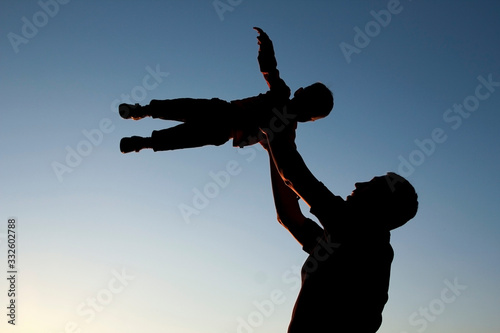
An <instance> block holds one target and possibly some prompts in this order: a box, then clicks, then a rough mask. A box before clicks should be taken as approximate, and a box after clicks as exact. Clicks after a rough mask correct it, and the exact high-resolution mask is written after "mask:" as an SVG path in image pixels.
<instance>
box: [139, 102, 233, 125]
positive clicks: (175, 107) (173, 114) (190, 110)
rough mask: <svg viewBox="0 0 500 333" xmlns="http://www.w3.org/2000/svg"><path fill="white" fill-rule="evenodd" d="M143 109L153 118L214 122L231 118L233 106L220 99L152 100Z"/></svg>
mask: <svg viewBox="0 0 500 333" xmlns="http://www.w3.org/2000/svg"><path fill="white" fill-rule="evenodd" d="M143 109H144V112H145V113H147V114H148V115H150V116H151V117H153V118H160V119H164V120H176V121H182V122H206V121H212V122H213V120H214V119H228V117H230V116H231V109H232V105H231V103H229V102H226V101H223V100H221V99H218V98H212V99H195V98H177V99H166V100H152V101H151V102H150V103H149V105H146V106H144V107H143Z"/></svg>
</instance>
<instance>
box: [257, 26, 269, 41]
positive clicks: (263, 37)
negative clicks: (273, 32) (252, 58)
mask: <svg viewBox="0 0 500 333" xmlns="http://www.w3.org/2000/svg"><path fill="white" fill-rule="evenodd" d="M253 29H254V30H255V31H257V32H258V33H259V35H258V36H257V40H258V41H259V42H258V44H259V45H261V44H262V43H267V42H270V41H271V40H270V39H269V36H268V35H267V34H266V33H265V32H264V30H262V29H261V28H258V27H253Z"/></svg>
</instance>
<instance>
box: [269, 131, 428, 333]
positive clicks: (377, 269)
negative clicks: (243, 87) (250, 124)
mask: <svg viewBox="0 0 500 333" xmlns="http://www.w3.org/2000/svg"><path fill="white" fill-rule="evenodd" d="M271 136H272V140H271ZM267 137H268V140H267V141H263V142H261V143H262V145H263V146H264V148H266V149H267V151H268V152H269V157H270V164H271V165H270V169H271V183H272V189H273V196H274V201H275V205H276V211H277V215H278V221H279V222H280V223H281V224H282V225H283V226H284V227H285V228H287V229H288V230H289V232H290V233H291V234H292V235H293V236H294V237H295V239H296V240H297V241H298V242H299V243H300V244H301V245H302V248H303V250H304V251H305V252H307V253H308V254H309V257H308V258H307V260H306V261H305V263H304V265H303V267H302V273H301V274H302V286H301V289H300V292H299V295H298V297H297V300H296V303H295V306H294V309H293V314H292V318H291V321H290V325H289V328H288V333H310V332H353V333H372V332H376V331H377V330H378V328H379V327H380V325H381V323H382V310H383V308H384V306H385V303H386V302H387V299H388V289H389V277H390V269H391V262H392V259H393V255H394V253H393V249H392V247H391V245H390V231H391V230H392V229H395V228H398V227H400V226H402V225H403V224H405V223H406V222H407V221H408V220H410V219H411V218H413V217H414V216H415V214H416V211H417V208H418V201H417V194H416V193H415V189H414V188H413V186H412V185H411V184H410V183H409V182H408V181H407V180H405V179H404V178H402V177H400V176H399V175H397V174H395V173H387V174H386V175H384V176H379V177H374V178H373V179H372V180H370V181H368V182H364V183H356V184H355V189H354V191H353V192H352V193H351V194H350V195H349V196H347V198H346V200H344V199H342V198H341V197H339V196H337V195H334V194H333V193H332V192H330V191H329V190H328V188H326V187H325V186H324V185H323V184H322V183H321V182H320V181H318V180H317V179H316V178H315V177H314V175H313V174H312V173H311V172H310V171H309V169H308V168H307V166H306V164H305V163H304V161H303V159H302V157H301V155H300V154H299V152H298V151H297V149H296V146H295V143H294V138H295V130H294V128H293V127H288V128H287V130H285V131H282V132H281V133H272V135H271V133H267ZM297 195H298V196H299V197H300V198H301V199H302V200H304V202H306V203H307V205H308V206H309V207H310V211H311V213H312V214H314V215H315V216H316V217H317V218H318V220H319V222H320V224H321V225H322V227H320V226H319V225H318V224H317V223H315V222H314V221H313V220H311V219H309V218H306V217H305V216H304V215H303V214H302V212H301V209H300V207H299V204H298V198H297Z"/></svg>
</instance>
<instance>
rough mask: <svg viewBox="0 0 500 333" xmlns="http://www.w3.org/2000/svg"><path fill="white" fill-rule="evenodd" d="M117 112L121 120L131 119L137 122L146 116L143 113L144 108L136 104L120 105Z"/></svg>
mask: <svg viewBox="0 0 500 333" xmlns="http://www.w3.org/2000/svg"><path fill="white" fill-rule="evenodd" d="M118 112H119V113H120V116H121V117H122V118H123V119H133V120H139V119H142V118H145V117H147V116H148V115H147V114H146V113H145V112H144V108H143V107H142V106H141V105H139V104H138V103H136V104H126V103H123V104H120V105H119V106H118Z"/></svg>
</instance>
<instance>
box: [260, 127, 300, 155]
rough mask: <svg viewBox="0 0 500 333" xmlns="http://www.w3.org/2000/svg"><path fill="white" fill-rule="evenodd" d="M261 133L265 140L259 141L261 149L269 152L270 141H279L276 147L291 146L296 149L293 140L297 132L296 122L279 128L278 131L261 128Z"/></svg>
mask: <svg viewBox="0 0 500 333" xmlns="http://www.w3.org/2000/svg"><path fill="white" fill-rule="evenodd" d="M260 130H261V132H262V133H264V134H265V139H263V140H261V141H260V144H261V145H262V147H264V149H265V150H267V151H269V147H270V141H273V140H277V141H279V143H278V145H280V146H282V145H285V146H291V147H294V148H296V147H297V146H296V144H295V138H296V130H297V122H296V121H294V122H292V123H290V124H288V125H287V126H283V127H282V128H279V130H274V131H273V130H272V129H269V128H261V129H260Z"/></svg>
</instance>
